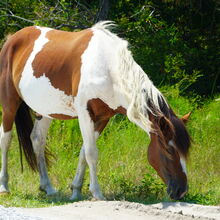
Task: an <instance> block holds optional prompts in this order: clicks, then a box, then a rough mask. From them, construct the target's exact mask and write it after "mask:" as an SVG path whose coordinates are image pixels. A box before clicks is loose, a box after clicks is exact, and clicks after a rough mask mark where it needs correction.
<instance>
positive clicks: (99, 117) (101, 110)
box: [87, 98, 126, 133]
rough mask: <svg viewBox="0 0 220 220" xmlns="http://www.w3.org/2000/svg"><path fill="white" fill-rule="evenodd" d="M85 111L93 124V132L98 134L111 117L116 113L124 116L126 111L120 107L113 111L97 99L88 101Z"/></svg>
mask: <svg viewBox="0 0 220 220" xmlns="http://www.w3.org/2000/svg"><path fill="white" fill-rule="evenodd" d="M87 109H88V111H89V114H90V117H91V119H92V121H93V122H94V123H95V131H98V132H100V133H101V131H102V130H103V129H104V128H105V126H106V124H107V123H108V121H109V119H110V118H111V117H112V116H114V115H115V114H117V113H119V114H126V110H125V109H124V108H123V107H121V106H120V107H118V108H117V109H115V110H114V109H112V108H110V107H109V106H108V105H107V104H106V103H104V102H103V101H102V100H101V99H98V98H97V99H91V100H89V101H88V103H87Z"/></svg>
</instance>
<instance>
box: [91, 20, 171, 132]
mask: <svg viewBox="0 0 220 220" xmlns="http://www.w3.org/2000/svg"><path fill="white" fill-rule="evenodd" d="M114 26H115V24H114V23H112V22H111V21H104V22H99V23H97V24H95V25H94V26H93V28H95V29H99V30H102V31H103V32H105V33H106V34H107V35H108V36H110V37H111V38H112V39H114V40H115V42H116V44H115V48H114V50H115V51H116V50H117V53H116V54H117V58H116V59H115V61H116V62H115V64H116V65H115V66H116V67H114V72H115V73H114V74H113V75H114V78H115V82H116V83H117V84H119V86H120V90H121V92H122V93H123V94H125V96H126V97H127V99H128V100H130V104H129V106H128V109H127V116H128V118H129V120H130V121H132V122H134V123H136V124H138V125H139V126H140V127H142V128H143V129H144V130H146V131H148V132H149V131H151V130H152V128H151V122H150V120H149V116H148V111H149V112H151V113H152V114H154V115H155V114H163V113H162V111H161V109H160V105H159V100H160V99H163V100H165V99H164V97H163V95H162V94H161V93H160V91H159V90H158V89H157V88H156V87H155V86H154V85H153V83H152V81H151V80H150V79H149V77H148V76H147V74H146V73H145V72H144V71H143V69H142V68H141V67H140V66H139V65H138V64H137V63H136V62H135V60H134V59H133V56H132V53H131V52H130V50H129V49H128V42H127V41H126V40H124V39H121V38H119V37H118V36H117V35H116V34H114V33H112V32H110V31H109V28H112V27H114ZM149 100H150V101H151V103H152V104H153V107H154V109H156V111H154V112H152V108H151V107H152V106H149V105H148V104H149V103H148V101H149ZM165 103H166V101H165ZM166 104H167V103H166Z"/></svg>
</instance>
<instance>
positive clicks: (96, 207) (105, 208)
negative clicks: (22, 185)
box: [20, 201, 220, 220]
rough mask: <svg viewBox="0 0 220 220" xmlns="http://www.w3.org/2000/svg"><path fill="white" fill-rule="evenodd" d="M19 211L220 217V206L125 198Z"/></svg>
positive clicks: (128, 218)
mask: <svg viewBox="0 0 220 220" xmlns="http://www.w3.org/2000/svg"><path fill="white" fill-rule="evenodd" d="M20 212H22V213H23V214H24V215H28V216H33V217H40V218H42V219H48V220H52V219H53V220H58V219H59V220H70V219H71V220H72V219H74V220H162V219H165V220H166V219H169V220H171V219H172V220H176V219H178V220H181V219H183V220H192V219H200V220H203V219H206V220H207V219H209V220H210V219H217V220H220V206H217V207H213V206H201V205H195V204H189V203H182V202H177V203H158V204H154V205H143V204H139V203H131V202H126V201H94V202H93V201H83V202H75V203H72V204H68V205H63V206H53V207H48V208H22V209H20Z"/></svg>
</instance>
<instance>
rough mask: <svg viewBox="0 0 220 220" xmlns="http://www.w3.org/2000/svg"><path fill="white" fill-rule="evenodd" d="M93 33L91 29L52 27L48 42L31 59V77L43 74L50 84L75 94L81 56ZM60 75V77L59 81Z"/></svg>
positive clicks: (67, 92) (47, 35)
mask: <svg viewBox="0 0 220 220" xmlns="http://www.w3.org/2000/svg"><path fill="white" fill-rule="evenodd" d="M92 36H93V32H92V31H91V30H90V29H86V30H83V31H80V32H66V31H59V30H51V31H49V32H48V33H47V34H46V37H47V38H48V39H49V41H48V42H47V43H46V44H45V45H44V47H43V49H42V50H41V51H40V52H39V53H38V54H37V55H36V57H35V59H34V61H33V64H32V66H33V69H34V76H35V77H37V78H39V77H41V76H42V75H44V74H45V76H46V77H47V78H49V80H50V82H51V84H52V85H53V87H55V88H57V89H60V90H62V91H64V92H65V94H66V95H73V96H76V95H77V92H78V85H79V81H80V69H81V64H82V63H81V56H82V54H83V52H84V51H85V50H86V49H87V47H88V44H89V42H90V40H91V37H92ZM61 78H62V80H60V79H61Z"/></svg>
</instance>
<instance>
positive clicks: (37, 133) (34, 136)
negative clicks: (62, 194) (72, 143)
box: [31, 117, 56, 195]
mask: <svg viewBox="0 0 220 220" xmlns="http://www.w3.org/2000/svg"><path fill="white" fill-rule="evenodd" d="M50 124H51V119H49V118H46V117H42V118H41V119H36V120H35V123H34V128H33V130H32V132H31V141H32V145H33V149H34V153H35V155H36V159H37V163H38V170H39V175H40V190H42V191H45V192H46V193H47V195H52V194H55V193H56V190H55V189H54V188H53V187H52V185H51V183H50V180H49V177H48V174H47V168H46V160H45V155H44V149H45V148H44V146H45V144H46V135H47V132H48V129H49V127H50Z"/></svg>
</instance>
